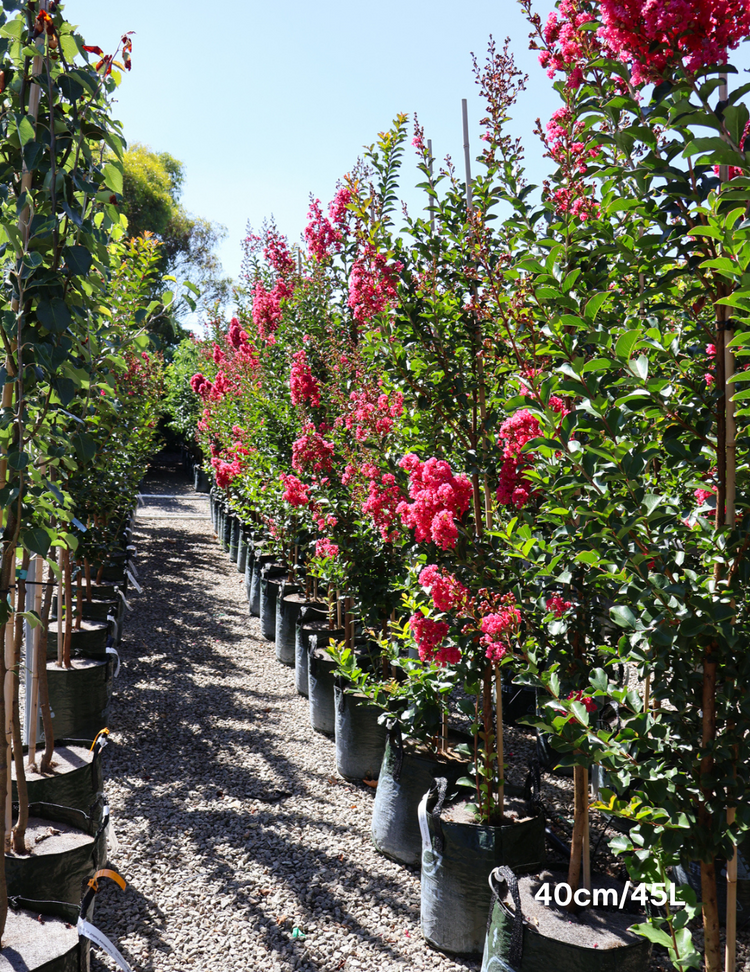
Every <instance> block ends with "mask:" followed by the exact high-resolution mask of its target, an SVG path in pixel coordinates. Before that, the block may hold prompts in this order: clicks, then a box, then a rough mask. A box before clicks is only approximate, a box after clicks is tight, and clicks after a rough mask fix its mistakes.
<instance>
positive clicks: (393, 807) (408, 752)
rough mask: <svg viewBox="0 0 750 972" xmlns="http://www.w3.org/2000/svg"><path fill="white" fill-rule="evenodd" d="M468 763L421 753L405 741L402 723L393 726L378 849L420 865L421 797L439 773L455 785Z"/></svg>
mask: <svg viewBox="0 0 750 972" xmlns="http://www.w3.org/2000/svg"><path fill="white" fill-rule="evenodd" d="M467 766H468V763H467V762H466V761H465V760H461V759H440V760H438V759H435V758H434V757H433V756H430V755H428V754H426V753H421V752H419V751H417V750H416V748H415V744H414V743H413V742H411V741H409V740H407V741H406V742H403V741H402V738H401V730H400V729H399V727H398V724H396V725H394V726H392V727H391V728H389V729H388V731H387V733H386V741H385V752H384V753H383V762H382V764H381V767H380V773H379V775H378V788H377V790H376V791H375V802H374V804H373V808H372V824H371V828H370V836H371V837H372V842H373V844H374V845H375V847H376V848H377V850H379V851H380V853H381V854H385V856H386V857H390V858H391V859H392V860H394V861H399V862H400V863H401V864H410V865H412V866H415V865H418V864H419V862H420V859H421V854H422V839H421V836H420V832H419V822H418V820H417V810H418V808H419V801H420V800H421V799H422V797H423V796H424V794H425V792H426V791H427V790H429V788H430V787H431V786H432V785H433V783H434V782H435V780H436V779H437V778H438V777H441V776H442V777H445V778H446V779H447V780H448V781H449V785H450V786H453V785H454V784H455V782H456V780H457V779H458V778H459V776H464V775H465V774H466V771H467Z"/></svg>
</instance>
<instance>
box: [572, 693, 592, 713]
mask: <svg viewBox="0 0 750 972" xmlns="http://www.w3.org/2000/svg"><path fill="white" fill-rule="evenodd" d="M568 698H569V699H571V700H572V701H573V702H581V703H582V704H583V707H584V708H585V709H586V711H587V712H596V702H594V700H593V698H592V697H591V696H590V695H584V694H583V689H576V690H575V691H574V692H571V693H570V694H569V695H568Z"/></svg>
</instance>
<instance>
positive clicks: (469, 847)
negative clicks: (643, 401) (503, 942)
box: [418, 778, 545, 955]
mask: <svg viewBox="0 0 750 972" xmlns="http://www.w3.org/2000/svg"><path fill="white" fill-rule="evenodd" d="M447 791H448V781H447V780H446V779H444V778H443V779H438V780H436V781H435V783H434V784H433V786H432V787H431V788H430V790H429V791H428V792H427V793H425V794H424V796H423V798H422V800H421V801H420V804H419V809H418V820H419V827H420V832H421V837H422V894H421V922H422V934H423V935H424V937H425V939H426V940H427V941H428V942H429V943H430V945H433V946H434V947H435V948H438V949H440V951H443V952H450V953H451V954H453V955H475V954H478V953H480V952H481V951H482V949H483V947H484V938H485V934H486V930H487V913H488V911H489V907H490V897H491V895H490V889H489V886H488V883H487V881H488V878H489V876H490V873H491V872H492V871H493V870H494V868H496V867H500V866H502V865H507V866H509V867H512V868H513V869H514V870H515V871H518V872H519V873H524V874H528V873H532V872H534V871H538V870H540V868H541V866H542V864H543V862H544V857H545V848H544V813H543V812H542V809H541V807H540V806H539V804H538V803H534V804H531V803H529V805H528V811H527V812H528V813H529V815H530V819H528V820H522V821H520V822H519V823H510V824H507V825H504V826H499V827H491V826H487V825H480V824H475V823H459V822H455V821H448V820H445V819H444V817H443V814H444V812H445V809H446V806H445V798H446V793H447ZM505 793H506V795H507V796H519V797H520V796H523V795H524V794H523V791H522V790H520V788H514V787H512V786H509V785H506V787H505Z"/></svg>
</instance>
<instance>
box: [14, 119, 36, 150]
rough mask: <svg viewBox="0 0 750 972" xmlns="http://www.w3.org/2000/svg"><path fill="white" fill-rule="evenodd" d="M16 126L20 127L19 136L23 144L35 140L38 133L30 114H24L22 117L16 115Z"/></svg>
mask: <svg viewBox="0 0 750 972" xmlns="http://www.w3.org/2000/svg"><path fill="white" fill-rule="evenodd" d="M16 128H17V129H18V138H19V140H20V142H21V145H26V143H27V142H33V141H34V137H35V134H36V133H35V131H34V125H33V123H32V121H31V119H30V118H29V116H28V115H22V116H21V117H20V118H19V117H18V115H16Z"/></svg>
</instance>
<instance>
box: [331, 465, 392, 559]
mask: <svg viewBox="0 0 750 972" xmlns="http://www.w3.org/2000/svg"><path fill="white" fill-rule="evenodd" d="M378 476H379V471H378V470H375V475H373V476H371V477H369V478H370V486H369V492H368V494H367V498H366V499H365V501H364V503H363V504H362V512H363V513H364V514H365V515H366V516H369V517H370V518H371V519H372V521H373V523H374V524H375V526H376V527H377V528H378V530H379V531H380V536H381V537H382V538H383V540H385V541H386V543H393V541H394V540H395V539H396V531H395V530H394V529H393V521H394V520H395V519H396V516H397V513H396V511H397V509H398V505H399V503H400V502H401V501H402V499H403V497H402V496H401V490H400V489H399V488H398V486H397V485H396V477H395V476H394V475H393V474H392V473H383V475H382V476H380V482H378ZM342 481H343V477H342ZM345 485H346V484H345Z"/></svg>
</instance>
